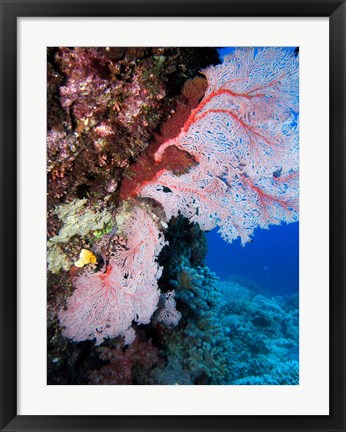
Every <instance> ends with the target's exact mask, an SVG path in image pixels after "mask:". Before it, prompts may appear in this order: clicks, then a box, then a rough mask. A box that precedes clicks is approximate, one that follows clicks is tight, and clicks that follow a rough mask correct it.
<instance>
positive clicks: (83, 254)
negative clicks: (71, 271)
mask: <svg viewBox="0 0 346 432" xmlns="http://www.w3.org/2000/svg"><path fill="white" fill-rule="evenodd" d="M87 264H97V261H96V256H95V255H94V254H93V253H92V252H91V251H89V250H88V249H82V250H81V251H80V254H79V260H78V261H76V262H75V263H74V265H75V266H76V267H84V266H85V265H87Z"/></svg>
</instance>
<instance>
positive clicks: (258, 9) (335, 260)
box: [0, 0, 346, 432]
mask: <svg viewBox="0 0 346 432" xmlns="http://www.w3.org/2000/svg"><path fill="white" fill-rule="evenodd" d="M0 6H1V24H0V27H1V124H0V131H1V146H0V151H1V156H0V161H1V175H0V180H1V212H0V218H1V219H0V232H1V236H0V239H1V248H0V256H1V259H0V276H1V301H0V306H1V313H0V317H1V365H0V366H1V381H0V383H1V404H0V409H1V411H0V414H1V431H36V430H37V431H40V430H42V431H43V430H44V431H78V430H84V431H110V430H114V431H122V430H124V431H126V430H131V431H151V430H157V431H197V430H223V431H234V432H235V431H259V430H262V431H267V430H268V431H269V430H273V431H274V430H275V431H314V432H316V431H335V432H336V431H345V430H346V421H345V406H346V401H345V384H346V382H345V366H346V362H345V346H346V343H345V342H346V338H345V336H346V335H345V316H346V307H345V268H346V267H345V244H346V243H345V220H346V217H345V216H346V214H345V179H346V176H345V173H346V164H345V144H346V142H345V127H346V116H345V104H346V102H345V101H346V94H345V77H346V70H345V57H346V56H345V52H346V51H345V48H346V44H345V24H346V5H345V2H343V1H340V0H283V1H281V0H274V1H273V0H267V1H264V0H214V1H212V0H205V1H203V0H201V1H192V0H187V1H184V2H182V1H178V0H176V1H174V0H170V1H159V0H143V1H139V0H134V1H131V0H130V1H129V0H109V1H107V0H103V1H97V0H93V1H87V0H81V1H76V0H75V1H69V2H64V1H61V0H57V1H54V0H53V1H35V0H21V1H17V0H0ZM57 16H60V17H81V16H82V17H92V16H95V17H100V16H102V17H106V16H118V17H126V16H137V17H144V16H151V17H161V16H162V17H164V16H169V17H170V16H186V17H193V16H198V17H207V16H213V17H216V16H233V17H249V16H252V17H300V16H301V17H329V22H330V262H329V265H330V415H325V416H310V415H306V416H267V415H265V416H240V415H235V416H160V415H157V416H37V415H34V416H19V415H17V343H16V334H17V311H16V308H17V294H16V286H17V264H16V262H17V193H16V188H17V174H18V172H17V167H16V161H17V148H16V136H17V124H16V112H17V102H16V101H17V87H16V86H17V79H16V70H17V18H18V17H57ZM316 241H317V240H316ZM316 379H318V377H316ZM158 414H159V413H158Z"/></svg>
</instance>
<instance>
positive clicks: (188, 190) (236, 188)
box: [138, 48, 299, 244]
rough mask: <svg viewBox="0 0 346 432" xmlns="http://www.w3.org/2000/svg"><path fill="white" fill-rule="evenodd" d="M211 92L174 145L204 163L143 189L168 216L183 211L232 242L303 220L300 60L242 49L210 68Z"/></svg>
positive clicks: (284, 53) (283, 52)
mask: <svg viewBox="0 0 346 432" xmlns="http://www.w3.org/2000/svg"><path fill="white" fill-rule="evenodd" d="M204 74H205V75H206V77H207V79H208V88H207V91H206V94H205V96H204V98H203V100H202V101H201V102H200V104H199V105H198V107H197V108H196V109H195V110H194V111H192V113H191V115H190V117H189V118H188V120H187V121H186V123H185V125H184V127H183V128H182V130H181V132H180V134H179V135H178V136H177V137H176V138H174V139H172V140H169V141H166V142H165V143H164V144H163V145H161V146H160V148H159V149H158V151H157V152H156V155H155V159H156V160H157V161H159V160H160V159H161V157H162V154H163V153H164V151H165V150H166V148H167V147H169V146H172V145H175V146H177V147H178V148H179V149H181V150H184V151H187V152H188V153H190V154H192V155H193V156H194V158H195V159H196V160H197V161H198V164H197V165H196V166H194V167H192V168H191V169H190V170H189V172H188V173H186V174H182V175H175V174H173V173H172V172H169V171H161V172H159V173H158V174H157V176H156V177H155V178H154V179H153V180H152V181H151V182H146V184H145V185H143V186H142V188H141V190H139V192H138V193H139V195H141V196H145V197H150V198H153V199H155V200H156V201H158V202H159V203H160V204H161V205H162V206H163V208H164V210H165V212H166V215H167V218H168V219H170V218H171V217H172V216H176V215H177V214H178V213H181V214H182V215H184V216H185V217H187V218H189V219H190V220H191V221H192V222H198V223H199V225H200V227H201V228H202V229H204V230H210V229H212V228H214V227H215V226H219V227H220V233H221V235H222V237H223V238H224V239H225V240H227V241H229V242H231V241H233V240H234V239H236V238H237V237H238V236H240V237H241V241H242V243H243V244H244V243H246V242H247V241H249V240H250V236H251V234H252V233H253V231H254V229H255V228H256V227H258V226H260V227H261V228H268V226H269V225H271V224H280V223H281V222H287V223H289V222H293V221H296V220H298V190H299V189H298V186H299V159H298V149H299V146H298V138H299V136H298V126H297V121H296V118H297V115H298V60H297V59H296V57H295V56H294V55H293V53H290V52H288V51H287V50H284V49H280V48H262V49H258V51H257V52H255V50H254V49H251V48H248V49H238V50H236V51H235V52H234V53H232V54H230V55H229V56H227V57H226V58H225V60H224V63H223V64H222V65H219V66H213V67H210V68H208V69H206V70H205V71H204Z"/></svg>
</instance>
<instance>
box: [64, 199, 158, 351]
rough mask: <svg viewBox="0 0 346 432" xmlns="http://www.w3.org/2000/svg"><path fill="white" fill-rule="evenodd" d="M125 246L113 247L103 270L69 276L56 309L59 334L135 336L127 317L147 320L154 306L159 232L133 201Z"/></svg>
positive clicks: (99, 338) (140, 321)
mask: <svg viewBox="0 0 346 432" xmlns="http://www.w3.org/2000/svg"><path fill="white" fill-rule="evenodd" d="M124 228H125V229H126V233H127V235H128V241H127V244H126V248H122V249H121V250H119V251H118V253H117V254H116V256H115V257H114V258H112V259H111V260H110V262H109V264H108V267H107V271H106V272H105V273H103V272H97V273H84V274H82V275H81V276H79V277H77V278H76V279H75V282H74V286H75V291H74V293H73V295H72V296H71V297H70V298H69V299H68V300H67V308H66V310H62V311H60V313H59V320H60V324H61V326H62V327H64V329H63V335H64V336H66V337H68V338H70V339H73V340H74V341H77V342H79V341H83V340H86V339H91V340H92V339H96V345H99V344H101V343H102V342H103V340H104V339H105V338H107V337H116V336H123V337H124V338H125V343H126V344H130V343H131V342H133V340H134V338H135V331H134V329H133V328H132V327H131V325H132V322H133V321H134V322H136V323H137V324H148V323H149V322H150V318H151V316H152V315H153V313H154V312H155V310H156V308H157V303H158V301H159V296H160V294H159V290H158V286H157V280H158V279H159V278H160V276H161V272H162V269H161V268H160V267H159V266H158V264H157V262H156V260H155V259H156V257H157V255H158V254H159V252H160V250H161V249H162V247H163V246H164V244H165V242H164V239H163V236H162V235H161V233H160V232H159V230H158V229H157V228H156V226H155V224H154V222H153V221H152V219H151V217H150V216H149V215H148V214H147V213H146V212H145V211H144V210H142V209H141V208H139V207H137V208H136V209H135V210H134V212H133V214H132V217H131V218H129V219H128V220H127V221H126V222H125V226H124Z"/></svg>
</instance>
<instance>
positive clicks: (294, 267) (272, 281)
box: [206, 222, 299, 295]
mask: <svg viewBox="0 0 346 432" xmlns="http://www.w3.org/2000/svg"><path fill="white" fill-rule="evenodd" d="M207 240H208V253H207V257H206V264H207V265H208V266H209V268H210V269H211V270H212V271H214V272H215V273H216V274H217V275H218V276H219V277H220V278H221V279H227V278H231V279H236V280H239V281H240V282H242V283H245V284H246V285H249V287H250V288H254V289H258V290H259V291H264V292H266V293H268V294H273V295H288V294H292V293H294V292H298V289H299V280H298V278H299V223H298V222H296V223H292V224H289V225H286V224H283V225H280V226H270V227H269V229H268V230H262V229H256V230H255V233H254V235H253V241H252V242H251V243H247V244H246V245H245V246H241V244H240V240H239V239H237V240H235V241H234V242H233V243H232V244H229V243H226V242H225V241H224V240H222V238H221V237H220V235H219V234H218V233H217V228H216V229H214V230H212V231H211V232H209V233H207Z"/></svg>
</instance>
